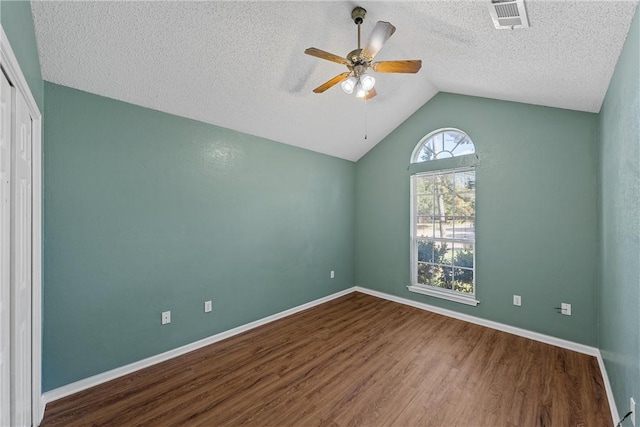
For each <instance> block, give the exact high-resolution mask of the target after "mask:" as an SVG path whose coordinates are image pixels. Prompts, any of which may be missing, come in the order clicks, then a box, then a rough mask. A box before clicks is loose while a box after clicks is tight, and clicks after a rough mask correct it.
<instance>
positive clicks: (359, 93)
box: [356, 79, 367, 98]
mask: <svg viewBox="0 0 640 427" xmlns="http://www.w3.org/2000/svg"><path fill="white" fill-rule="evenodd" d="M365 96H367V91H366V90H365V88H364V86H363V85H362V82H361V81H360V80H359V79H358V83H357V84H356V98H364V97H365Z"/></svg>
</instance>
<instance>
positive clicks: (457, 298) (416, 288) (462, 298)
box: [407, 285, 480, 307]
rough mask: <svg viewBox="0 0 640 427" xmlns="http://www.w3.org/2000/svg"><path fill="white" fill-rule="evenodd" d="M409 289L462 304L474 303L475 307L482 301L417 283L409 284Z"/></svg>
mask: <svg viewBox="0 0 640 427" xmlns="http://www.w3.org/2000/svg"><path fill="white" fill-rule="evenodd" d="M407 289H409V291H411V292H415V293H418V294H422V295H429V296H431V297H436V298H440V299H446V300H448V301H453V302H458V303H460V304H466V305H472V306H474V307H475V306H477V305H478V304H480V301H478V300H476V299H475V298H474V297H473V296H468V297H466V296H463V295H456V294H453V293H449V292H442V291H437V290H432V289H427V288H425V287H423V286H416V285H411V286H407Z"/></svg>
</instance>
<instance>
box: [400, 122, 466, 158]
mask: <svg viewBox="0 0 640 427" xmlns="http://www.w3.org/2000/svg"><path fill="white" fill-rule="evenodd" d="M475 152H476V147H475V145H473V142H472V141H471V138H469V136H468V135H467V134H466V133H464V132H462V131H461V130H458V129H440V130H437V131H435V132H431V133H430V134H429V135H427V136H425V137H424V138H422V139H421V140H420V142H419V143H418V145H417V146H416V149H415V150H413V155H412V156H411V163H419V162H426V161H429V160H438V159H446V158H449V157H458V156H464V155H467V154H475Z"/></svg>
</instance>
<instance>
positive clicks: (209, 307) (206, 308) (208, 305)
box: [204, 301, 213, 313]
mask: <svg viewBox="0 0 640 427" xmlns="http://www.w3.org/2000/svg"><path fill="white" fill-rule="evenodd" d="M211 310H213V304H212V303H211V301H205V302H204V312H205V313H209V312H210V311H211Z"/></svg>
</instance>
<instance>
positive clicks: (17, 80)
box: [0, 24, 44, 426]
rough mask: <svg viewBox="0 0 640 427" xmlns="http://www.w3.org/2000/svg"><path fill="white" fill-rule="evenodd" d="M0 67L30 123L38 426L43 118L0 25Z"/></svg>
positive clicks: (34, 412)
mask: <svg viewBox="0 0 640 427" xmlns="http://www.w3.org/2000/svg"><path fill="white" fill-rule="evenodd" d="M0 67H2V70H4V72H5V74H6V75H7V77H8V78H9V81H10V82H11V84H13V86H14V87H15V89H16V90H17V91H19V92H20V94H21V95H22V96H23V98H24V99H25V101H26V103H27V106H28V108H29V113H30V114H31V118H32V120H33V129H32V144H33V145H32V148H31V150H32V154H31V162H32V163H31V171H32V172H31V181H32V184H31V185H32V187H31V188H32V193H31V194H32V196H31V203H32V208H31V215H32V216H31V248H32V250H31V270H32V271H31V420H32V423H33V425H35V426H37V425H40V422H41V421H42V418H43V416H44V404H43V403H44V401H43V399H42V114H41V113H40V109H39V108H38V104H37V103H36V100H35V98H34V97H33V94H32V93H31V90H30V89H29V85H28V83H27V80H26V79H25V77H24V74H22V70H21V69H20V65H19V64H18V59H17V58H16V56H15V54H14V53H13V49H11V45H10V44H9V40H8V39H7V35H6V34H5V32H4V28H3V27H2V24H0Z"/></svg>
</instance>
